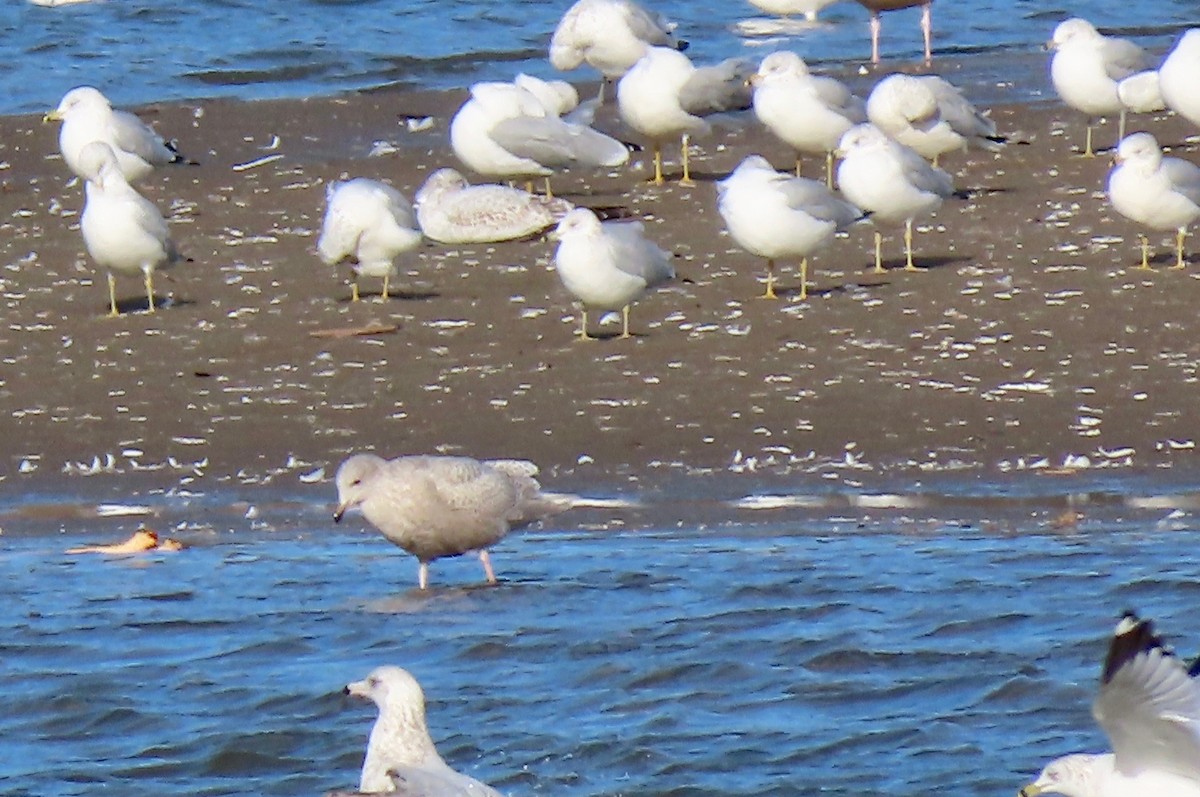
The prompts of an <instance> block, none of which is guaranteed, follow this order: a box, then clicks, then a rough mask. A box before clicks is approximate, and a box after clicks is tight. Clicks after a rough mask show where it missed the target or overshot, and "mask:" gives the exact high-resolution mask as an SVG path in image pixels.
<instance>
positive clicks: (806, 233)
mask: <svg viewBox="0 0 1200 797" xmlns="http://www.w3.org/2000/svg"><path fill="white" fill-rule="evenodd" d="M717 190H718V192H719V199H718V202H717V209H718V211H719V212H720V213H721V218H723V219H724V220H725V226H726V227H728V228H729V234H730V235H732V236H733V240H735V241H737V243H738V245H739V246H741V247H742V248H743V249H745V250H746V251H748V252H750V253H751V254H753V255H757V256H758V257H763V258H766V260H767V290H766V293H764V294H763V298H764V299H774V298H775V261H776V260H780V259H783V258H785V257H791V258H799V259H800V298H801V299H806V298H808V256H809V255H811V254H812V253H813V252H816V251H817V250H819V249H821V248H823V247H825V246H827V245H828V244H829V242H830V241H832V240H833V236H834V233H836V232H837V231H838V230H841V229H844V228H846V227H847V226H849V225H850V224H853V223H854V222H855V221H857V220H858V219H860V218H862V211H860V210H859V209H858V208H856V207H854V206H853V205H851V204H850V203H849V202H845V201H843V200H841V199H839V198H838V197H837V196H835V195H834V194H833V192H832V191H830V190H829V188H828V187H826V186H825V185H824V184H822V183H819V182H816V181H814V180H806V179H804V178H802V177H788V176H787V175H784V174H780V173H779V172H777V171H775V170H774V169H773V168H771V164H769V163H768V162H767V160H766V159H765V158H763V157H762V156H760V155H750V156H749V157H747V158H746V159H745V160H743V161H742V162H741V164H739V165H738V167H737V168H736V169H734V171H733V174H731V175H729V177H727V178H725V179H724V180H722V181H721V182H720V183H719V184H718V186H717Z"/></svg>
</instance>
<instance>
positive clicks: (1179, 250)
mask: <svg viewBox="0 0 1200 797" xmlns="http://www.w3.org/2000/svg"><path fill="white" fill-rule="evenodd" d="M1185 240H1187V227H1180V228H1179V232H1177V233H1176V234H1175V265H1174V268H1187V260H1185V259H1184V257H1183V242H1184V241H1185Z"/></svg>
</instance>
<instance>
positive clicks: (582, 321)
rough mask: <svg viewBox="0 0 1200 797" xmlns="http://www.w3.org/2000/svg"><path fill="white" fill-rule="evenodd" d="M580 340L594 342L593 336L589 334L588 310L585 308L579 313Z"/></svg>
mask: <svg viewBox="0 0 1200 797" xmlns="http://www.w3.org/2000/svg"><path fill="white" fill-rule="evenodd" d="M579 339H580V340H592V336H591V335H589V334H588V333H587V308H586V307H584V308H582V309H581V310H580V311H579Z"/></svg>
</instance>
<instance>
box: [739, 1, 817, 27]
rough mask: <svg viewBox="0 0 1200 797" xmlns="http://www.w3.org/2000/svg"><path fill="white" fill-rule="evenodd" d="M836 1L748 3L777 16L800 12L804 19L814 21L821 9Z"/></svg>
mask: <svg viewBox="0 0 1200 797" xmlns="http://www.w3.org/2000/svg"><path fill="white" fill-rule="evenodd" d="M836 2H838V0H750V5H752V6H754V7H755V8H758V9H761V10H763V11H765V12H766V13H768V14H774V15H775V16H777V17H790V16H792V15H793V14H802V15H803V16H804V19H805V20H806V21H808V22H816V21H817V14H818V13H819V12H820V11H821V9H822V8H825V7H826V6H831V5H833V4H834V3H836Z"/></svg>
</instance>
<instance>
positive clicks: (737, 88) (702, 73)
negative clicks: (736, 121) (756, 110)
mask: <svg viewBox="0 0 1200 797" xmlns="http://www.w3.org/2000/svg"><path fill="white" fill-rule="evenodd" d="M756 71H757V68H756V66H755V64H754V62H753V61H751V60H749V59H748V58H729V59H727V60H725V61H722V62H721V63H719V64H717V65H716V66H702V67H698V68H697V69H696V70H695V71H694V72H693V73H692V75H691V77H689V78H688V79H687V81H686V82H685V83H684V84H683V87H682V88H681V89H680V90H679V105H680V107H681V108H683V110H685V111H687V112H688V113H690V114H692V115H694V116H708V115H709V114H714V113H723V112H725V111H743V110H745V109H747V108H749V107H750V106H751V105H753V104H754V91H753V89H752V88H751V87H750V85H749V83H748V82H747V81H748V80H750V76H751V75H753V74H754V73H755V72H756Z"/></svg>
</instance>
